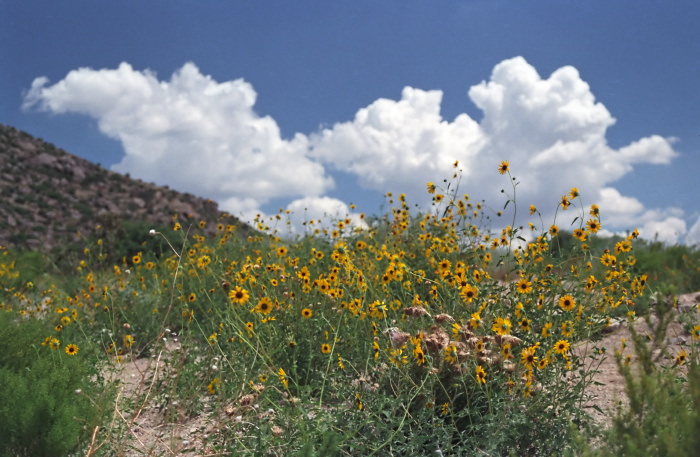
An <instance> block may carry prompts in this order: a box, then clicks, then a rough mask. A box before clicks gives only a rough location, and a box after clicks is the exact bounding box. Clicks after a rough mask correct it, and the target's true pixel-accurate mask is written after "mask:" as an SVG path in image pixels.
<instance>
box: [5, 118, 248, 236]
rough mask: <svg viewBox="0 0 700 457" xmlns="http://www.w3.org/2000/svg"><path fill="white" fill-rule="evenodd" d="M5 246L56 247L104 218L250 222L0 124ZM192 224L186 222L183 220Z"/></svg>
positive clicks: (206, 203) (95, 225) (192, 197)
mask: <svg viewBox="0 0 700 457" xmlns="http://www.w3.org/2000/svg"><path fill="white" fill-rule="evenodd" d="M0 195H2V199H1V200H0V245H2V246H21V247H28V248H32V249H51V248H53V247H55V246H56V245H57V244H58V243H61V242H62V241H64V240H65V239H67V238H69V237H73V236H75V234H76V233H77V232H80V233H82V234H89V233H92V232H93V231H94V230H95V229H96V227H97V225H99V224H100V223H101V222H100V221H101V220H112V221H113V220H114V219H115V218H117V219H120V218H121V219H130V220H139V221H146V222H148V223H152V224H161V225H171V224H172V223H173V216H174V215H177V218H178V219H179V220H180V221H194V222H199V221H202V220H203V221H207V222H209V223H210V224H208V226H215V225H216V224H211V222H217V221H221V222H224V223H228V224H236V225H238V226H239V227H240V226H244V224H241V223H240V221H238V220H236V219H235V218H233V217H231V216H228V215H226V214H222V213H220V212H219V209H218V206H217V204H216V203H215V202H213V201H211V200H207V199H204V198H199V197H195V196H194V195H191V194H186V193H180V192H176V191H174V190H171V189H169V188H167V187H162V186H156V185H155V184H150V183H146V182H143V181H140V180H135V179H131V178H130V177H129V176H128V175H122V174H119V173H115V172H112V171H109V170H106V169H104V168H102V167H101V166H99V165H96V164H94V163H92V162H89V161H87V160H84V159H81V158H80V157H77V156H75V155H72V154H69V153H68V152H66V151H64V150H62V149H59V148H57V147H55V146H54V145H52V144H50V143H46V142H44V141H42V140H41V139H37V138H34V137H32V136H30V135H29V134H27V133H25V132H22V131H19V130H17V129H15V128H13V127H7V126H4V125H1V124H0ZM183 225H184V224H183Z"/></svg>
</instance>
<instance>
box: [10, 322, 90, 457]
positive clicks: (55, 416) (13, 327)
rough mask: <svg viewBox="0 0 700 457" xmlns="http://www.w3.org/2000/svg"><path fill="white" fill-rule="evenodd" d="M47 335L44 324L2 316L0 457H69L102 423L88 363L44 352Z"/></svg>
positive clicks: (58, 351) (78, 357)
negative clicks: (0, 438)
mask: <svg viewBox="0 0 700 457" xmlns="http://www.w3.org/2000/svg"><path fill="white" fill-rule="evenodd" d="M47 333H48V332H47V329H46V325H45V324H44V323H43V322H40V321H35V320H32V319H30V320H25V321H23V322H17V321H16V320H15V319H14V313H11V312H6V311H2V312H0V348H1V349H2V350H1V352H0V386H2V388H0V437H2V446H0V456H7V457H17V456H27V457H35V456H36V457H41V456H47V457H48V456H51V457H54V456H64V455H69V454H71V453H74V452H77V451H79V450H80V449H82V448H85V447H86V439H87V438H89V436H90V434H91V432H92V430H93V428H94V427H95V426H96V425H97V424H98V423H99V422H100V419H101V417H100V415H101V410H100V409H99V408H98V407H97V406H96V405H95V404H94V403H93V401H94V400H92V401H91V397H100V396H101V395H102V394H98V392H99V390H98V389H97V386H96V385H94V384H93V383H91V382H89V381H88V379H89V377H90V375H91V374H92V373H91V371H90V366H91V365H92V363H90V362H87V361H86V360H85V358H83V357H81V355H74V356H70V355H68V354H67V353H65V351H64V350H62V349H63V348H61V347H58V348H56V349H51V348H50V347H49V346H48V345H46V346H42V344H41V342H42V341H43V340H45V335H46V334H47ZM102 398H104V397H102Z"/></svg>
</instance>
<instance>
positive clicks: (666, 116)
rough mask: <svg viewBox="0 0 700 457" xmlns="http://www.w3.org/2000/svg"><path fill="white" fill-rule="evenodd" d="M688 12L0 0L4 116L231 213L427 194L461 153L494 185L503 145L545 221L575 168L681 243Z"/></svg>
mask: <svg viewBox="0 0 700 457" xmlns="http://www.w3.org/2000/svg"><path fill="white" fill-rule="evenodd" d="M699 23H700V5H699V4H698V3H697V2H696V1H674V2H661V1H658V2H651V1H615V2H610V1H596V0H593V1H585V2H580V1H579V2H573V1H563V0H558V1H531V2H523V1H486V0H483V1H435V2H427V1H421V2H419V1H413V2H408V1H383V2H377V1H361V0H360V1H353V2H318V1H313V2H312V1H295V2H271V1H256V2H243V1H240V2H233V1H230V2H222V1H207V0H201V1H168V2H162V1H159V2H156V1H147V2H146V1H120V2H92V1H77V0H75V1H70V2H50V1H33V0H27V1H21V2H16V1H9V0H0V43H2V44H0V62H1V63H0V123H3V124H8V125H12V126H15V127H17V128H19V129H21V130H24V131H27V132H29V133H30V134H32V135H35V136H38V137H41V138H43V139H45V140H47V141H50V142H52V143H54V144H56V145H57V146H59V147H61V148H63V149H66V150H67V151H69V152H71V153H74V154H77V155H79V156H81V157H85V158H87V159H89V160H91V161H94V162H97V163H100V164H102V165H103V166H105V167H109V168H112V169H114V170H117V171H121V172H128V173H130V175H131V176H132V177H139V178H142V179H144V180H146V181H153V182H157V183H158V184H167V185H169V186H170V187H172V188H176V189H179V190H185V191H189V192H192V193H195V194H198V195H202V196H204V197H211V198H213V199H215V200H217V201H218V202H219V203H220V205H221V207H222V208H224V209H227V210H230V211H231V212H233V213H235V214H238V215H241V216H242V217H244V218H251V217H253V216H254V215H255V214H257V213H261V214H266V215H270V214H275V213H276V212H277V210H278V209H279V208H285V209H290V210H292V211H293V212H294V214H295V215H296V216H295V217H297V218H302V217H317V216H320V215H321V214H323V213H334V212H336V211H339V212H340V213H343V212H344V211H347V205H348V204H350V203H354V204H355V205H357V210H356V211H357V212H360V211H362V212H365V213H367V214H377V213H379V212H380V205H382V203H383V202H384V201H385V200H384V199H383V197H382V196H383V194H384V193H385V192H387V191H393V192H394V193H399V192H405V193H406V194H407V195H408V197H409V200H410V201H412V202H415V203H417V204H418V205H419V206H421V207H423V208H427V207H429V197H428V195H427V194H426V193H425V183H426V182H427V181H434V182H436V183H440V182H441V181H442V179H443V178H447V177H450V176H451V174H452V173H453V171H454V170H453V169H452V163H453V162H454V161H455V160H459V161H460V168H461V169H462V170H463V171H462V174H463V178H462V182H461V187H460V190H461V191H464V192H466V193H469V194H470V195H472V196H473V197H474V198H485V199H486V200H487V202H490V203H491V204H492V205H493V206H494V207H501V206H502V204H503V203H504V201H503V196H502V195H501V194H500V193H499V190H500V189H501V188H503V187H506V186H507V179H504V178H503V177H501V176H500V175H498V173H497V172H496V168H497V166H498V164H499V163H500V161H501V160H509V161H510V162H511V167H512V170H513V173H514V175H515V176H517V178H518V180H519V181H520V182H521V184H520V186H519V188H518V198H519V203H520V204H521V205H523V206H524V207H525V208H526V207H527V206H529V205H530V204H536V205H537V207H538V209H540V211H541V212H542V215H543V220H544V223H545V225H547V226H548V225H549V224H550V223H551V222H552V221H553V220H554V211H555V209H556V204H557V202H558V201H559V198H560V196H561V195H563V194H565V193H567V192H568V190H569V189H570V188H571V187H574V186H576V187H578V188H579V189H580V190H581V191H582V198H583V200H582V201H583V204H584V205H586V206H587V205H590V204H591V203H597V204H600V205H601V209H602V212H603V220H602V222H603V226H604V228H605V229H606V230H608V231H609V232H618V231H624V230H629V229H632V228H635V227H639V228H640V229H641V231H642V235H643V236H645V237H647V238H653V237H654V236H656V235H658V237H659V238H660V239H663V240H666V241H668V242H671V243H673V242H682V241H685V242H689V243H692V242H696V241H700V203H698V201H697V198H696V197H695V195H696V194H697V192H694V191H693V188H694V183H695V182H696V177H697V174H698V171H700V121H699V120H698V107H700V59H698V56H700V27H698V24H699ZM521 213H526V211H521ZM557 217H558V218H559V219H557V223H558V224H559V225H560V226H561V227H567V226H569V223H570V222H569V220H568V219H573V217H574V214H573V213H572V214H571V216H569V215H568V214H567V218H568V219H567V218H562V216H561V215H559V216H557ZM518 222H519V223H525V222H527V219H522V220H519V221H518ZM505 223H508V222H505Z"/></svg>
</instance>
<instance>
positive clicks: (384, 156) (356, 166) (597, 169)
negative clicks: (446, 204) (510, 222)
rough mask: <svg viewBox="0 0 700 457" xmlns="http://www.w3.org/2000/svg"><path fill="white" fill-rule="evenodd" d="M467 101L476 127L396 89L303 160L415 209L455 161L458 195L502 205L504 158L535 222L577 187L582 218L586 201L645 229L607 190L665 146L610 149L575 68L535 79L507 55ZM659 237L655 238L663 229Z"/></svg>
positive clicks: (603, 112) (640, 213)
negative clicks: (397, 196) (399, 197)
mask: <svg viewBox="0 0 700 457" xmlns="http://www.w3.org/2000/svg"><path fill="white" fill-rule="evenodd" d="M468 95H469V97H470V99H471V100H472V102H474V104H475V105H476V106H477V107H479V108H480V109H481V110H482V111H483V113H484V116H483V119H481V120H480V121H478V122H477V121H476V120H474V119H471V118H470V117H469V116H468V115H466V114H460V115H459V116H457V117H456V118H455V119H454V120H448V119H444V118H443V117H442V116H441V114H440V104H441V99H442V92H441V91H439V90H432V91H424V90H421V89H416V88H411V87H406V88H405V89H404V90H403V92H402V95H401V99H400V100H398V101H393V100H388V99H380V100H377V101H375V102H374V103H372V104H370V105H369V106H367V107H365V108H361V109H360V110H358V112H357V114H356V115H355V118H354V119H353V120H351V121H348V122H342V123H338V124H336V125H334V126H333V127H331V128H327V129H324V130H323V131H321V132H319V133H317V134H313V135H311V137H310V143H311V145H312V147H313V157H315V158H316V159H318V160H319V161H322V162H323V163H325V164H328V165H329V166H331V167H337V168H340V169H343V170H347V171H350V172H352V173H355V174H357V176H358V179H359V181H360V183H362V184H363V185H364V186H367V187H370V188H373V189H378V190H383V191H386V190H394V191H396V192H405V193H407V194H408V195H409V197H410V198H413V199H416V200H418V201H420V202H422V203H423V204H426V203H427V201H428V196H427V195H426V194H425V192H424V190H425V188H424V184H425V182H427V181H434V182H437V181H438V180H439V179H441V178H449V177H450V176H451V175H452V173H453V170H452V163H453V162H454V161H455V160H459V162H460V167H461V169H462V170H463V181H462V183H461V186H462V187H461V189H463V190H464V191H465V192H467V193H469V194H473V196H475V197H477V198H479V199H481V198H486V199H487V203H489V202H491V203H492V204H493V205H494V206H496V204H500V203H503V201H495V199H498V198H499V191H500V190H501V189H505V190H506V191H508V192H512V190H511V189H510V185H509V182H508V180H507V179H505V178H503V177H501V176H499V175H498V174H497V172H496V167H497V166H498V164H499V163H500V161H501V160H508V161H509V162H510V164H511V169H512V172H513V174H514V176H516V177H517V180H518V181H519V182H520V184H519V186H518V188H517V201H518V202H519V203H520V204H521V205H525V207H528V206H529V205H530V204H535V205H536V206H537V208H538V209H539V210H540V211H541V212H542V214H543V216H544V220H545V222H548V221H551V220H552V219H553V217H554V211H555V209H556V204H557V203H558V201H559V198H560V196H561V195H564V194H566V193H568V192H569V190H570V189H571V188H572V187H577V188H578V189H579V191H580V193H581V195H582V197H583V199H584V200H583V201H584V202H585V205H586V208H585V211H586V213H587V206H588V205H590V204H593V203H596V204H599V205H600V206H601V209H602V210H604V211H605V212H604V217H605V220H607V221H608V223H611V224H613V225H617V224H619V227H623V226H626V225H629V224H632V225H633V227H634V226H635V225H640V226H641V225H643V224H645V223H649V221H648V220H644V219H643V218H644V216H645V212H644V206H643V205H642V204H641V202H639V201H638V200H637V199H635V198H634V197H632V196H624V195H621V194H620V193H619V192H618V191H617V190H616V189H615V188H614V187H613V183H614V182H615V181H616V180H618V179H620V178H621V177H622V176H624V175H626V174H627V173H629V172H631V171H632V170H633V166H634V165H635V164H639V163H651V164H668V163H670V162H671V160H672V159H673V158H674V157H675V156H676V155H677V153H676V152H675V151H674V150H673V147H672V141H673V139H666V138H662V137H660V136H656V135H654V136H650V137H646V138H641V139H639V140H637V141H635V142H633V143H631V144H629V145H627V146H624V147H622V148H619V149H614V148H612V147H610V146H609V145H608V143H607V140H606V131H607V129H608V128H609V127H610V126H612V125H613V124H614V123H615V119H614V118H613V117H612V115H611V114H610V112H609V111H608V110H607V109H606V108H605V106H604V105H603V104H602V103H600V102H597V101H596V99H595V97H594V95H593V93H592V92H591V89H590V87H589V85H588V84H587V83H586V82H585V81H583V80H582V79H581V77H580V75H579V73H578V71H577V70H576V69H575V68H573V67H571V66H566V67H562V68H560V69H558V70H556V71H555V72H554V73H552V74H551V75H550V76H549V78H542V77H541V76H540V75H539V74H538V73H537V71H536V70H535V68H533V67H532V66H531V65H530V64H529V63H528V62H527V61H526V60H525V59H523V58H522V57H515V58H513V59H508V60H505V61H503V62H501V63H499V64H498V65H496V67H495V68H494V70H493V73H492V75H491V78H490V80H489V81H483V82H481V83H479V84H476V85H474V86H472V87H471V88H470V89H469V91H468ZM572 212H573V211H572V210H571V209H570V210H569V213H561V212H560V217H561V218H564V217H565V216H567V215H568V214H571V213H572ZM522 213H525V211H521V214H522ZM574 217H575V216H574V215H571V217H570V218H569V219H568V221H565V222H564V223H562V227H567V228H568V223H569V222H570V221H571V220H572V219H573V218H574ZM560 220H561V219H560ZM520 222H521V223H522V222H523V221H522V220H521V221H520ZM604 223H605V222H604ZM674 228H675V229H677V230H680V229H681V227H680V226H675V225H674ZM662 232H663V233H662V234H661V233H660V235H659V236H666V234H669V236H671V235H670V233H671V232H672V231H671V230H669V231H666V230H664V231H662Z"/></svg>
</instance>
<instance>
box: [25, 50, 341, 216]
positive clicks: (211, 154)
mask: <svg viewBox="0 0 700 457" xmlns="http://www.w3.org/2000/svg"><path fill="white" fill-rule="evenodd" d="M47 84H48V80H47V79H46V78H44V77H42V78H37V79H35V80H34V82H33V84H32V87H31V89H30V90H29V92H28V93H27V95H26V97H25V104H24V108H25V109H26V108H29V107H31V106H38V107H39V108H40V109H43V110H46V111H51V112H54V113H66V112H75V113H82V114H86V115H89V116H91V117H93V118H95V119H97V121H98V125H99V128H100V130H101V131H102V132H104V133H105V134H107V135H109V136H110V137H112V138H116V139H118V140H119V141H121V143H122V144H123V146H124V151H125V153H126V155H125V156H124V158H123V160H122V161H121V162H120V163H119V164H117V165H115V166H114V167H113V169H114V170H115V171H119V172H124V173H126V172H128V173H130V174H131V175H132V176H134V177H137V178H141V179H143V180H147V181H153V182H156V183H158V184H167V185H169V186H171V187H173V188H175V189H178V190H183V191H188V192H192V193H194V194H198V195H206V196H207V197H211V198H213V199H216V200H218V201H219V202H220V203H221V204H222V207H223V208H224V209H227V210H230V211H232V212H239V211H246V212H248V211H251V210H254V209H255V207H259V206H260V205H262V204H264V203H266V202H267V201H269V200H270V199H272V198H276V197H289V196H318V195H321V194H323V193H324V192H325V191H327V190H328V189H330V188H331V187H332V186H333V180H332V178H331V177H330V176H328V175H327V174H326V172H325V170H324V167H323V166H322V165H320V164H319V163H317V162H315V161H313V160H311V159H310V158H309V157H308V146H307V139H306V137H305V136H304V135H301V134H298V135H296V136H295V137H294V138H293V139H291V140H285V139H283V138H282V137H281V135H280V129H279V127H278V125H277V123H276V122H275V120H274V119H272V118H271V117H269V116H259V115H257V114H256V113H255V111H254V110H253V106H254V105H255V100H256V97H257V94H256V92H255V90H254V89H253V86H252V85H251V84H249V83H248V82H246V81H244V80H242V79H237V80H234V81H227V82H223V83H218V82H216V81H214V80H213V79H212V78H211V77H209V76H205V75H203V74H202V73H200V71H199V69H198V68H197V67H196V66H195V65H194V64H192V63H187V64H185V65H184V66H183V67H182V68H180V69H179V70H178V71H176V72H175V73H174V74H173V75H172V77H171V78H170V80H169V81H160V80H158V78H157V77H156V75H155V74H154V73H152V72H150V71H148V70H145V71H138V70H134V69H133V68H132V67H131V65H129V64H128V63H122V64H121V65H119V67H118V68H117V69H114V70H111V69H102V70H93V69H90V68H80V69H78V70H74V71H71V72H70V73H68V75H67V76H66V77H65V78H64V79H63V80H61V81H59V82H58V83H56V84H54V85H52V86H48V85H47Z"/></svg>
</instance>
